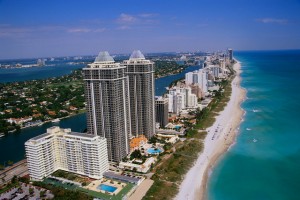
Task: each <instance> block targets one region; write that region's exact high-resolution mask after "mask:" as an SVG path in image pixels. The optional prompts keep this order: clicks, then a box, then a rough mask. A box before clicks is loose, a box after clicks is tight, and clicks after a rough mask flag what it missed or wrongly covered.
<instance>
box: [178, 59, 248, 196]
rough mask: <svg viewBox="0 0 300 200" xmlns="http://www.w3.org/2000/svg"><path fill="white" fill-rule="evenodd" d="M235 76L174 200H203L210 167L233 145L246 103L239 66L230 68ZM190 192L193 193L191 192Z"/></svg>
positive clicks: (239, 64) (235, 65)
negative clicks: (228, 97)
mask: <svg viewBox="0 0 300 200" xmlns="http://www.w3.org/2000/svg"><path fill="white" fill-rule="evenodd" d="M233 68H234V70H235V71H236V76H235V77H234V79H233V80H232V82H231V86H232V93H231V96H230V100H229V101H228V103H227V105H226V106H225V108H224V110H223V111H221V112H220V113H219V115H218V116H217V117H216V120H215V122H214V124H213V125H212V126H211V127H209V128H207V129H206V131H207V132H208V134H207V136H206V137H205V140H204V149H203V151H202V152H201V153H200V154H199V157H198V158H197V160H196V161H195V164H194V166H193V167H192V168H191V169H190V170H189V171H188V173H187V174H186V175H185V177H184V179H183V181H182V183H181V185H180V187H179V192H178V194H177V195H176V197H175V199H176V200H180V199H197V200H198V199H206V188H207V182H208V178H209V173H210V172H211V170H212V169H213V167H214V165H215V164H216V163H217V161H219V159H220V158H221V157H222V156H223V155H224V153H225V152H226V151H227V150H228V149H229V147H230V146H231V145H233V144H234V142H235V140H236V136H237V134H238V132H239V126H240V123H241V122H242V119H243V116H244V114H245V111H244V110H243V109H242V108H241V103H242V102H243V101H244V100H245V99H246V90H245V89H243V88H241V86H240V82H241V77H240V74H241V72H242V71H241V63H240V62H239V61H237V63H235V64H234V66H233ZM191 191H194V192H191Z"/></svg>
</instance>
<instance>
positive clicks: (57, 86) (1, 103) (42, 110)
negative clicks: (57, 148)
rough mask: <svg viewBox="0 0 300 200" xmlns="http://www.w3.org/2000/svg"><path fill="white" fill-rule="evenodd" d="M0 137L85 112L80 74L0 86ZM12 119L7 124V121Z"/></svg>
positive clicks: (77, 72)
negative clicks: (81, 111)
mask: <svg viewBox="0 0 300 200" xmlns="http://www.w3.org/2000/svg"><path fill="white" fill-rule="evenodd" d="M0 91H1V92H0V133H5V134H6V133H8V132H10V131H17V130H19V129H20V127H26V126H31V125H34V124H39V123H41V122H43V121H47V120H52V119H56V118H61V117H66V116H69V115H72V114H76V113H78V112H79V111H80V110H81V109H84V108H85V105H84V101H85V99H84V95H83V94H84V89H83V81H82V75H81V70H76V71H74V72H72V74H70V75H66V76H61V77H57V78H49V79H45V80H31V81H24V82H13V83H5V84H3V83H1V84H0ZM10 118H12V119H14V120H13V121H12V122H8V121H7V120H8V119H10Z"/></svg>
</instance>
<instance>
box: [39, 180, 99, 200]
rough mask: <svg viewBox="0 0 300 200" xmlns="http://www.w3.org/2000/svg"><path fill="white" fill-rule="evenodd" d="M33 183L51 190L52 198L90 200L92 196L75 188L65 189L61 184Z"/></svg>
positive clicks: (59, 199)
mask: <svg viewBox="0 0 300 200" xmlns="http://www.w3.org/2000/svg"><path fill="white" fill-rule="evenodd" d="M33 185H35V186H38V187H42V188H46V189H47V190H51V192H52V193H53V195H54V199H58V200H81V199H86V200H92V199H93V197H91V196H89V195H87V194H84V193H82V192H80V191H76V190H67V189H64V187H63V185H62V186H56V185H53V184H50V183H44V182H34V183H33Z"/></svg>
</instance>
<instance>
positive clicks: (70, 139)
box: [25, 126, 109, 180]
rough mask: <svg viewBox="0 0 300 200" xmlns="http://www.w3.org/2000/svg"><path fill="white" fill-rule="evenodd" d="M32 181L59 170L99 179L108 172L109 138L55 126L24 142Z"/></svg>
mask: <svg viewBox="0 0 300 200" xmlns="http://www.w3.org/2000/svg"><path fill="white" fill-rule="evenodd" d="M25 149H26V157H27V164H28V170H29V174H30V178H31V179H32V180H42V179H43V178H44V177H46V176H49V175H50V174H52V173H53V172H55V171H56V170H58V169H61V170H65V171H69V172H73V173H77V174H81V175H85V176H88V177H90V178H95V179H100V178H102V174H103V173H104V172H106V171H107V170H108V167H109V166H108V156H107V144H106V139H105V138H102V137H100V136H95V135H88V134H84V133H75V132H71V129H61V128H59V127H57V126H53V127H51V128H48V129H47V133H44V134H42V135H39V136H37V137H34V138H31V139H30V140H28V141H27V142H26V143H25Z"/></svg>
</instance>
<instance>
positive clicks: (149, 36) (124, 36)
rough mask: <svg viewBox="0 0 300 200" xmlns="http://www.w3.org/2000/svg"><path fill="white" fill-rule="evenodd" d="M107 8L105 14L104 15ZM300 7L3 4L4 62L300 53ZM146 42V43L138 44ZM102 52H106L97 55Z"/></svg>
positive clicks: (262, 3)
mask: <svg viewBox="0 0 300 200" xmlns="http://www.w3.org/2000/svg"><path fill="white" fill-rule="evenodd" d="M103 8H104V9H103ZM299 8H300V3H299V1H296V0H294V1H289V2H284V1H280V0H278V1H270V0H265V1H251V2H246V1H231V2H224V1H214V2H210V1H207V0H205V1H189V2H184V1H172V4H170V3H169V2H161V1H151V2H144V1H143V2H141V1H126V2H118V5H116V4H115V3H110V2H107V1H105V2H104V1H93V0H89V1H80V2H78V1H76V2H71V1H70V3H69V2H60V1H35V0H30V1H26V2H23V1H17V0H12V1H7V0H2V1H0V43H1V47H0V51H1V52H2V54H1V56H0V59H10V58H29V57H46V56H47V57H51V56H71V55H90V54H93V53H94V52H98V51H99V50H107V51H109V52H111V53H112V54H116V53H129V52H131V51H132V50H133V49H141V50H142V51H143V52H145V53H149V52H180V51H197V50H202V51H212V50H221V49H226V48H229V47H230V48H233V49H234V50H277V49H299V48H300V28H299V20H300V16H299V14H298V10H299ZM141 44H143V45H141ZM99 46H100V47H101V49H99Z"/></svg>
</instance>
